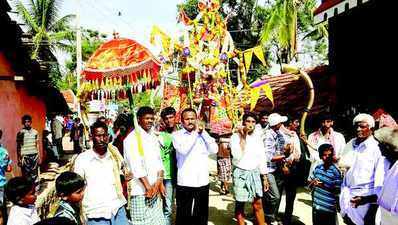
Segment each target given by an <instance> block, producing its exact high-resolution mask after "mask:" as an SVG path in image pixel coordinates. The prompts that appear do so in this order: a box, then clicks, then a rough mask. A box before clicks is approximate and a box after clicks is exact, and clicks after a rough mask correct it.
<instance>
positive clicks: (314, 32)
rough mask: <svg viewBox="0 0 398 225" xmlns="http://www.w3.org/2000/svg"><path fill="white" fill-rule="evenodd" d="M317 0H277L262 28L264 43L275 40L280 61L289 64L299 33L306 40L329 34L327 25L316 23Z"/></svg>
mask: <svg viewBox="0 0 398 225" xmlns="http://www.w3.org/2000/svg"><path fill="white" fill-rule="evenodd" d="M315 8H316V0H275V1H274V2H273V5H272V7H271V8H270V9H269V12H270V14H269V16H268V19H267V20H266V21H265V23H264V26H263V28H262V31H261V39H260V40H261V43H262V44H263V45H267V44H268V43H270V42H271V43H275V44H276V47H277V48H278V52H279V53H280V55H278V58H279V62H280V63H290V62H291V60H292V59H293V58H294V57H295V55H296V51H297V37H298V32H300V34H301V36H304V37H303V40H304V39H307V38H311V39H312V40H317V41H320V40H321V39H325V38H327V36H328V31H327V26H326V25H325V24H319V25H316V26H315V25H314V22H313V11H314V9H315Z"/></svg>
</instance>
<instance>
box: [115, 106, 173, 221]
mask: <svg viewBox="0 0 398 225" xmlns="http://www.w3.org/2000/svg"><path fill="white" fill-rule="evenodd" d="M137 119H138V125H139V126H138V127H137V128H136V129H135V130H133V131H132V132H131V133H130V134H129V135H127V137H126V139H124V142H123V146H124V147H123V155H124V158H125V161H126V163H127V166H128V168H129V169H130V171H131V172H132V174H133V179H132V180H131V181H130V183H129V186H130V187H131V192H130V194H131V204H130V205H129V206H130V215H131V221H132V224H133V225H164V224H165V223H166V221H165V219H164V215H163V208H162V201H161V198H162V197H165V196H166V194H165V188H164V185H163V162H162V159H161V157H160V145H159V141H158V138H157V136H156V135H155V134H154V132H153V131H152V127H153V122H154V119H155V112H154V111H153V109H152V108H150V107H147V106H144V107H141V108H140V109H138V112H137Z"/></svg>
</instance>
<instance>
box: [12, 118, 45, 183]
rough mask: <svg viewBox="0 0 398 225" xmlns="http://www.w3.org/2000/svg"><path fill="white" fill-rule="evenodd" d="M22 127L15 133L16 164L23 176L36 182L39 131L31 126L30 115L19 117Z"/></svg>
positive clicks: (38, 158) (38, 162)
mask: <svg viewBox="0 0 398 225" xmlns="http://www.w3.org/2000/svg"><path fill="white" fill-rule="evenodd" d="M21 122H22V125H23V128H22V129H21V130H20V131H19V132H18V134H17V156H18V165H19V166H20V167H21V169H22V174H23V175H24V177H28V178H29V179H31V180H32V181H33V182H38V180H37V178H38V174H37V173H38V171H37V168H38V167H39V164H40V162H41V160H40V153H39V133H38V132H37V130H35V129H33V128H32V117H31V116H30V115H24V116H23V117H22V119H21Z"/></svg>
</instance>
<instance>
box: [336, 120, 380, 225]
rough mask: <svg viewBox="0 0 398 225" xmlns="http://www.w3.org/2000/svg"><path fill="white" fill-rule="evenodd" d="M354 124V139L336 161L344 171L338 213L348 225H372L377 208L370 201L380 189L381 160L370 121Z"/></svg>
mask: <svg viewBox="0 0 398 225" xmlns="http://www.w3.org/2000/svg"><path fill="white" fill-rule="evenodd" d="M353 124H354V126H355V128H356V131H357V134H356V138H353V139H352V140H351V141H349V142H348V143H347V145H346V148H345V149H344V151H343V153H342V156H341V159H340V161H339V166H340V167H343V168H344V170H346V171H347V172H346V174H345V176H344V180H343V184H342V186H341V194H340V208H341V211H340V213H341V215H342V216H343V218H344V221H345V222H346V224H348V225H352V224H356V225H374V224H375V216H376V210H377V205H376V204H370V202H371V201H370V200H371V199H372V198H371V196H375V195H379V194H380V192H381V189H382V187H383V180H384V174H385V170H384V160H382V159H383V158H382V155H381V152H380V148H379V145H378V142H377V141H376V140H375V139H374V137H373V135H372V129H373V128H374V125H375V121H374V119H373V117H372V116H371V115H368V114H359V115H357V116H356V117H355V118H354V121H353Z"/></svg>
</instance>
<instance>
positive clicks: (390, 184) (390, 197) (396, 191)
mask: <svg viewBox="0 0 398 225" xmlns="http://www.w3.org/2000/svg"><path fill="white" fill-rule="evenodd" d="M378 204H379V205H380V207H382V208H384V209H385V210H387V211H389V212H391V213H392V214H395V215H398V162H395V164H394V165H393V166H392V167H391V169H390V170H388V172H387V173H386V177H385V179H384V186H383V189H382V191H381V195H380V197H379V200H378Z"/></svg>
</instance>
